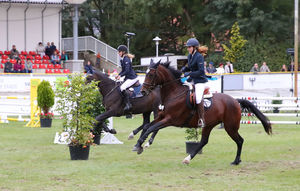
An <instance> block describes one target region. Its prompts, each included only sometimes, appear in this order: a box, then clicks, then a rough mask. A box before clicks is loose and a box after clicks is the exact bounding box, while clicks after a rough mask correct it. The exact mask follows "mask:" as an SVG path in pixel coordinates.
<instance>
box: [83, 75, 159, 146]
mask: <svg viewBox="0 0 300 191" xmlns="http://www.w3.org/2000/svg"><path fill="white" fill-rule="evenodd" d="M86 79H87V82H90V81H92V80H94V81H99V83H98V88H99V91H100V93H101V94H102V96H103V100H102V102H103V105H104V107H105V109H106V111H105V112H104V113H102V114H101V115H98V116H97V117H96V120H97V121H98V123H97V127H100V126H102V127H103V130H104V131H106V132H110V133H112V134H116V131H115V130H114V129H109V128H108V127H107V126H106V124H105V123H104V122H105V120H106V119H108V118H109V117H112V116H115V117H120V116H123V115H127V114H140V113H142V114H143V124H142V125H141V126H140V127H138V128H137V129H135V130H134V131H132V133H131V134H130V135H129V137H128V139H132V138H133V137H134V135H136V134H137V133H138V132H139V131H140V130H142V129H143V127H144V126H145V125H146V124H148V123H150V115H151V112H152V111H153V113H154V117H156V116H157V113H158V106H159V105H160V104H161V99H160V88H155V89H154V90H153V91H152V92H151V93H150V94H149V95H147V96H143V97H137V98H130V102H131V104H132V109H131V110H130V111H129V112H130V113H125V112H124V110H123V108H124V106H125V103H124V102H123V98H122V95H121V93H120V91H119V86H120V85H121V84H120V83H118V82H116V81H114V80H112V79H110V78H109V76H108V75H106V74H104V73H102V72H100V71H97V70H94V73H93V74H90V75H88V76H87V77H86ZM127 91H128V90H127ZM144 132H145V130H143V132H142V134H143V133H144ZM156 134H157V132H154V133H153V134H152V137H151V138H150V139H149V144H150V145H151V144H152V142H153V139H154V137H155V135H156Z"/></svg>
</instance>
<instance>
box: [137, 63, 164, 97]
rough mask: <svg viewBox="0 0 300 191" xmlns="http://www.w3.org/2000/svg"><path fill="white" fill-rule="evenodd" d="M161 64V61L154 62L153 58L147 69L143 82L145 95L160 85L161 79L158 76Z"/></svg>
mask: <svg viewBox="0 0 300 191" xmlns="http://www.w3.org/2000/svg"><path fill="white" fill-rule="evenodd" d="M159 64H160V61H158V62H157V63H154V62H153V60H152V59H151V62H150V66H149V68H148V70H147V71H146V76H145V81H144V83H143V87H142V90H141V92H142V94H143V95H148V94H149V93H150V92H151V91H152V90H153V89H154V88H155V86H157V85H158V83H159V79H158V76H157V68H158V66H159Z"/></svg>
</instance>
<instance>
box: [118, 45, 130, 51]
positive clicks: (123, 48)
mask: <svg viewBox="0 0 300 191" xmlns="http://www.w3.org/2000/svg"><path fill="white" fill-rule="evenodd" d="M117 50H118V51H119V52H121V51H123V52H125V53H127V52H128V48H127V46H125V45H120V46H118V48H117Z"/></svg>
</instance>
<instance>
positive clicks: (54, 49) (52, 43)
mask: <svg viewBox="0 0 300 191" xmlns="http://www.w3.org/2000/svg"><path fill="white" fill-rule="evenodd" d="M50 48H51V50H52V55H53V54H54V52H56V46H55V45H54V42H51V46H50Z"/></svg>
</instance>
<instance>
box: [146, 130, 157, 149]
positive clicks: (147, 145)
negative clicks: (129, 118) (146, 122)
mask: <svg viewBox="0 0 300 191" xmlns="http://www.w3.org/2000/svg"><path fill="white" fill-rule="evenodd" d="M157 133H158V131H154V132H153V133H152V135H151V138H150V139H149V141H148V142H147V143H146V144H145V146H144V148H145V149H146V148H149V147H150V145H152V143H153V141H154V138H155V136H156V134H157Z"/></svg>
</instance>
